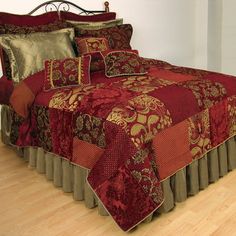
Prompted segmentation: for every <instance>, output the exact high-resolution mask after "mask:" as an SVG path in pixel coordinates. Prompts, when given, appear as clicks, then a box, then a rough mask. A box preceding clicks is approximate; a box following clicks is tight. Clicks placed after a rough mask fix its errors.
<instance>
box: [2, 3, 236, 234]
mask: <svg viewBox="0 0 236 236" xmlns="http://www.w3.org/2000/svg"><path fill="white" fill-rule="evenodd" d="M56 3H58V4H57V5H56ZM71 6H72V7H75V8H76V9H77V10H78V9H79V10H80V11H82V13H83V14H78V13H72V12H70V7H71ZM42 7H44V8H45V9H46V13H44V14H42V15H38V16H31V14H33V13H35V11H37V10H39V9H41V8H42ZM48 10H49V11H48ZM47 11H48V12H47ZM0 34H1V35H0V45H1V52H0V56H1V61H2V64H3V72H4V76H3V77H2V78H1V79H0V83H1V91H0V98H1V99H0V102H1V104H2V109H1V140H2V142H3V143H5V144H6V145H10V146H11V147H13V148H14V149H15V150H16V151H17V152H18V154H19V156H21V157H23V158H24V159H25V160H26V161H27V162H28V165H29V166H30V167H32V168H36V170H37V171H38V172H39V173H42V174H45V175H46V178H47V180H51V181H52V182H53V184H54V185H55V186H56V187H62V189H63V191H64V192H71V193H72V195H73V198H74V199H75V200H79V201H81V200H84V202H85V205H86V206H87V207H88V208H94V207H96V206H97V209H98V212H99V214H101V215H110V216H112V217H113V219H114V221H115V222H116V223H117V225H118V226H119V227H120V228H121V229H122V230H124V231H129V230H131V229H133V228H134V227H136V226H137V225H139V224H140V223H141V222H149V221H151V220H152V217H153V216H155V215H158V214H160V213H166V212H168V211H170V210H172V209H173V208H174V206H175V202H181V201H184V200H186V199H187V197H188V196H193V195H196V194H197V193H198V192H199V191H200V190H203V189H205V188H206V187H207V186H208V185H209V184H210V183H214V182H216V181H217V180H218V179H219V178H220V177H223V176H224V175H226V174H227V173H228V172H229V171H232V170H233V169H235V168H236V139H235V135H236V79H235V77H233V76H228V75H224V74H220V73H215V72H210V71H205V70H197V69H192V68H186V67H179V66H175V65H171V64H169V63H167V62H164V61H161V60H156V59H147V58H143V57H142V56H141V55H139V53H138V51H137V50H135V49H133V48H132V47H131V45H130V39H131V37H132V26H131V25H130V24H123V19H117V18H116V14H115V13H113V12H109V3H108V2H106V3H105V10H104V11H90V10H85V9H83V8H81V7H78V6H77V5H75V4H74V3H70V2H68V1H49V2H46V3H44V4H42V5H40V6H38V7H36V8H35V9H34V10H33V11H32V12H30V14H29V15H24V16H23V15H22V16H19V15H14V14H10V13H0ZM29 45H30V46H29ZM49 49H50V50H49ZM32 62H33V63H32ZM140 202H141V203H142V204H140Z"/></svg>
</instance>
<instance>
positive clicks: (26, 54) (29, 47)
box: [0, 28, 75, 82]
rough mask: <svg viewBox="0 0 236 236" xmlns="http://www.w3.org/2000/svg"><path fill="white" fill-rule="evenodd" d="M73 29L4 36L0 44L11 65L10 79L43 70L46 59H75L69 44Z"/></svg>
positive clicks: (16, 78)
mask: <svg viewBox="0 0 236 236" xmlns="http://www.w3.org/2000/svg"><path fill="white" fill-rule="evenodd" d="M73 38H74V31H73V29H70V28H68V29H62V30H57V31H53V32H47V33H33V34H29V35H21V34H20V35H4V36H1V37H0V44H1V45H2V47H3V48H4V49H5V51H6V53H7V55H8V57H9V59H10V64H11V70H12V79H13V81H14V82H20V81H21V80H22V79H24V78H26V77H28V76H29V75H31V74H34V73H36V72H38V71H40V70H42V69H43V68H44V61H45V60H46V59H62V58H67V57H75V53H74V50H73V47H72V44H71V41H72V40H73Z"/></svg>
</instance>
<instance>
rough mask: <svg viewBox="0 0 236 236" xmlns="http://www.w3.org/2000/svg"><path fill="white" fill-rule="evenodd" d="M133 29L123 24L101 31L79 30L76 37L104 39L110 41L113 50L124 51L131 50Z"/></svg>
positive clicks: (76, 31)
mask: <svg viewBox="0 0 236 236" xmlns="http://www.w3.org/2000/svg"><path fill="white" fill-rule="evenodd" d="M132 34H133V28H132V26H131V25H130V24H123V25H119V26H115V27H110V28H106V29H100V30H83V29H81V30H77V29H75V35H76V36H78V37H102V38H103V37H104V38H107V40H108V41H109V44H110V47H111V48H112V49H117V50H122V49H131V46H130V40H131V37H132Z"/></svg>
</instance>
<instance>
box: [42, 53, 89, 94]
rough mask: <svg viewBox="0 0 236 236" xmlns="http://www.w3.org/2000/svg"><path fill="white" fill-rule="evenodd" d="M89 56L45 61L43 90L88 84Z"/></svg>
mask: <svg viewBox="0 0 236 236" xmlns="http://www.w3.org/2000/svg"><path fill="white" fill-rule="evenodd" d="M90 61H91V57H90V56H82V57H76V58H66V59H61V60H46V61H45V80H44V90H45V91H47V90H51V89H56V88H61V87H69V86H78V85H84V84H90Z"/></svg>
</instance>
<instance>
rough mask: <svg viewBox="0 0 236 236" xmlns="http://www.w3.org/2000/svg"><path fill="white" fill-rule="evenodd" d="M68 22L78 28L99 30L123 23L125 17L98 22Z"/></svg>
mask: <svg viewBox="0 0 236 236" xmlns="http://www.w3.org/2000/svg"><path fill="white" fill-rule="evenodd" d="M66 22H68V23H69V24H71V25H72V26H73V27H75V28H76V29H84V30H99V29H105V28H109V27H114V26H117V25H122V24H123V19H122V18H120V19H115V20H108V21H98V22H81V21H71V20H67V21H66Z"/></svg>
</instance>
